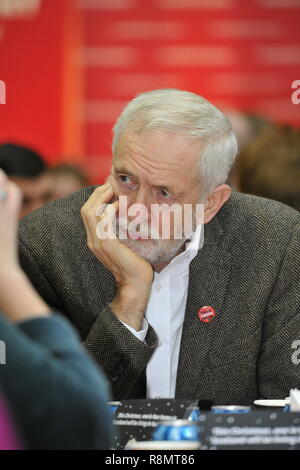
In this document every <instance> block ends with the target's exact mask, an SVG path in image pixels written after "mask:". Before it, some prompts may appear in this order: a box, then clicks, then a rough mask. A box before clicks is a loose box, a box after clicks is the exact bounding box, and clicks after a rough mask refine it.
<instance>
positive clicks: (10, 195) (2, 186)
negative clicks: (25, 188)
mask: <svg viewBox="0 0 300 470" xmlns="http://www.w3.org/2000/svg"><path fill="white" fill-rule="evenodd" d="M0 191H1V192H3V193H4V196H3V198H2V199H1V201H0V203H1V207H2V209H4V208H8V210H9V211H13V212H14V213H16V215H17V212H18V211H19V209H20V205H21V199H22V192H21V190H20V188H19V187H18V186H17V185H16V184H15V183H13V182H12V181H10V180H9V178H8V177H7V176H6V174H5V173H4V172H3V171H2V170H1V169H0Z"/></svg>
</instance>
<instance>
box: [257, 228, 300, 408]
mask: <svg viewBox="0 0 300 470" xmlns="http://www.w3.org/2000/svg"><path fill="white" fill-rule="evenodd" d="M299 340H300V225H299V223H298V224H296V226H295V229H294V231H293V234H292V237H291V239H290V242H289V244H288V246H287V249H286V252H285V255H284V258H283V260H282V263H281V267H280V270H279V273H278V277H277V281H276V284H275V286H274V288H273V291H272V293H271V295H270V298H269V301H268V304H267V308H266V312H265V319H264V328H263V338H262V345H261V353H260V357H259V360H258V376H259V387H260V394H261V396H262V397H263V398H274V399H276V398H285V397H286V396H288V394H289V390H290V389H291V388H298V389H300V364H299V362H300V361H299V360H298V358H297V356H298V357H300V341H299ZM296 348H298V353H297V350H296Z"/></svg>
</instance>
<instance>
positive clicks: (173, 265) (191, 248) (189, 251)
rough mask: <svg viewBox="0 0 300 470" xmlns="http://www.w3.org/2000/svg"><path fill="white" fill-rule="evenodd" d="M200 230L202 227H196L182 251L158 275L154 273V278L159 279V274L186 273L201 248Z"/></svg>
mask: <svg viewBox="0 0 300 470" xmlns="http://www.w3.org/2000/svg"><path fill="white" fill-rule="evenodd" d="M202 230H203V225H197V227H196V230H195V231H194V232H193V233H192V235H191V236H190V238H189V239H188V240H187V241H186V243H185V249H184V251H183V252H181V253H179V255H177V256H175V258H173V259H172V260H171V261H170V263H169V264H168V265H167V266H166V267H165V268H164V269H163V270H162V271H161V272H160V273H155V277H160V274H166V273H168V272H170V271H171V272H170V274H171V273H172V274H182V273H183V272H185V271H187V270H188V267H189V265H190V262H191V261H192V259H194V258H195V256H196V255H197V252H198V250H199V249H200V248H201V245H200V242H201V238H202V237H201V234H202Z"/></svg>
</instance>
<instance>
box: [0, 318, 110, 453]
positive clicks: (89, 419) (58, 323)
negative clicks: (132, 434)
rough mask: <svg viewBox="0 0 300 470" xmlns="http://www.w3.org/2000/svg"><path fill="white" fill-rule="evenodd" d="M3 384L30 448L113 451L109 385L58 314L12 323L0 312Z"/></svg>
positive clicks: (0, 369) (0, 374)
mask: <svg viewBox="0 0 300 470" xmlns="http://www.w3.org/2000/svg"><path fill="white" fill-rule="evenodd" d="M0 337H1V340H2V341H4V343H5V345H6V364H2V365H1V366H0V385H1V388H2V390H3V392H4V394H5V397H6V398H7V400H8V402H9V404H10V406H11V408H12V410H13V412H14V415H15V418H16V421H17V424H18V426H19V428H20V431H21V433H22V435H23V437H24V440H25V444H26V446H27V447H28V448H30V449H101V448H102V449H109V446H110V443H111V426H112V423H111V416H110V412H109V409H108V407H107V400H108V399H109V395H108V386H107V383H106V382H105V379H104V378H103V376H102V374H101V372H100V371H99V370H97V366H96V365H95V364H93V361H92V360H91V359H90V358H89V357H88V356H87V355H86V354H85V353H84V351H83V350H82V348H81V346H80V343H79V341H78V337H77V335H76V333H75V332H74V330H73V328H72V327H71V326H70V325H69V323H68V322H67V321H66V320H64V319H63V318H62V317H60V316H58V315H54V316H51V317H46V318H37V319H32V320H28V321H26V322H22V323H20V324H19V325H18V326H12V325H11V324H9V323H8V322H7V321H6V320H5V319H4V318H3V317H2V316H1V315H0Z"/></svg>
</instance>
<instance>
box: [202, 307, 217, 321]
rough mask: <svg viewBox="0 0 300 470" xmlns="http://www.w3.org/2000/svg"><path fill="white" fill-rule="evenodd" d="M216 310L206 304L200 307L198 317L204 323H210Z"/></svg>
mask: <svg viewBox="0 0 300 470" xmlns="http://www.w3.org/2000/svg"><path fill="white" fill-rule="evenodd" d="M216 315H217V314H216V311H215V309H214V308H212V307H210V306H209V305H206V306H205V307H202V308H200V310H199V312H198V318H199V320H200V321H203V322H204V323H210V322H211V321H212V320H213V319H214V318H215V316H216Z"/></svg>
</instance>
